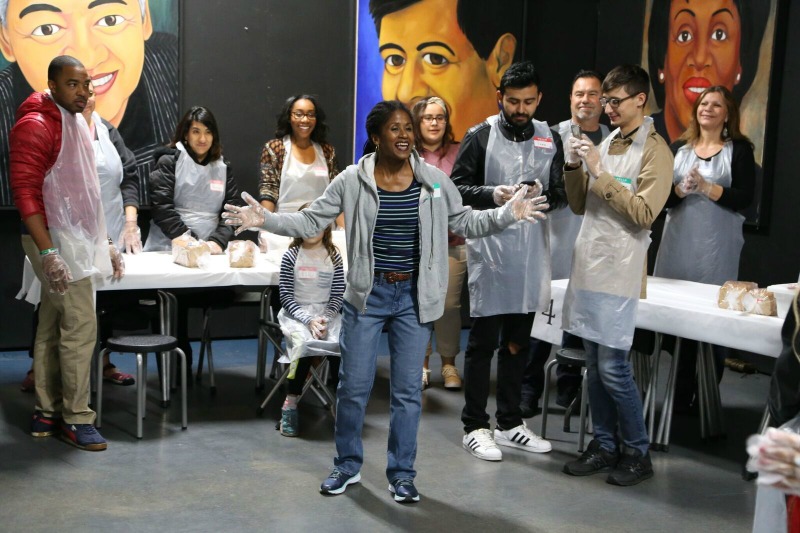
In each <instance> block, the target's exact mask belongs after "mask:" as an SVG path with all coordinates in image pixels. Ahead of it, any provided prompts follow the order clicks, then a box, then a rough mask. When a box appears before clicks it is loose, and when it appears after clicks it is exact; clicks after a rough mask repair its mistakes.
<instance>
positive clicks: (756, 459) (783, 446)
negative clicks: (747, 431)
mask: <svg viewBox="0 0 800 533" xmlns="http://www.w3.org/2000/svg"><path fill="white" fill-rule="evenodd" d="M747 444H748V446H747V451H748V453H749V455H750V460H749V461H748V464H747V468H748V470H751V471H754V472H758V473H759V477H758V482H759V483H760V484H765V485H771V486H773V487H775V488H777V489H780V490H782V491H784V492H788V493H791V494H800V435H798V434H797V433H793V432H790V431H783V430H781V429H776V428H770V429H768V430H767V433H766V434H765V435H754V436H753V437H750V439H748V441H747Z"/></svg>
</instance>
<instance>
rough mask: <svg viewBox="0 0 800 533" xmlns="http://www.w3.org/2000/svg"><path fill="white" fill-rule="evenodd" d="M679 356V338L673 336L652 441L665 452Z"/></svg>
mask: <svg viewBox="0 0 800 533" xmlns="http://www.w3.org/2000/svg"><path fill="white" fill-rule="evenodd" d="M680 356H681V338H680V337H675V350H674V353H673V354H672V363H671V364H670V367H669V377H667V392H666V393H665V395H664V406H663V407H662V408H661V421H660V422H659V425H658V433H657V436H656V440H655V443H654V444H655V445H654V449H656V450H661V451H665V452H666V451H669V433H670V431H671V429H672V404H673V402H674V401H675V381H676V379H677V372H678V361H680Z"/></svg>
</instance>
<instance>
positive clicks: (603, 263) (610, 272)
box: [563, 117, 653, 350]
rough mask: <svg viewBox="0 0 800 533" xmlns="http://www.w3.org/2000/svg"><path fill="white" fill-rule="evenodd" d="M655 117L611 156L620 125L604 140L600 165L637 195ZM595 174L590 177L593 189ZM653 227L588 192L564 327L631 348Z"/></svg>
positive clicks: (607, 342)
mask: <svg viewBox="0 0 800 533" xmlns="http://www.w3.org/2000/svg"><path fill="white" fill-rule="evenodd" d="M652 123H653V120H652V119H651V118H650V117H645V119H644V123H643V124H642V125H641V126H640V127H639V130H638V131H637V132H636V134H635V135H634V137H633V144H631V145H630V146H629V147H628V150H627V151H626V152H625V153H624V154H621V155H608V147H609V145H610V144H611V140H612V139H614V138H615V137H616V136H617V134H619V129H617V130H615V131H614V132H612V133H611V135H609V136H608V137H607V138H606V139H605V140H604V141H603V142H602V143H601V144H600V157H601V158H602V167H603V169H605V171H606V172H609V173H611V174H612V175H613V176H614V177H615V178H616V179H617V181H619V182H620V183H622V184H623V185H625V186H626V187H627V188H628V190H630V191H631V192H632V193H633V194H636V190H637V181H638V176H639V173H640V172H641V169H642V154H643V152H644V144H645V141H646V140H647V137H648V135H649V134H650V126H651V125H652ZM595 181H596V179H595V178H594V177H591V176H590V177H589V189H591V187H592V186H593V185H594V182H595ZM649 245H650V230H646V229H641V228H639V227H637V226H635V225H634V224H632V223H631V222H629V221H627V220H625V219H624V218H622V216H621V215H620V214H618V213H617V212H616V211H614V210H613V209H612V208H611V206H610V205H609V204H608V202H606V201H605V200H603V199H601V198H600V197H599V196H598V195H596V194H595V193H593V192H591V191H589V192H587V195H586V213H585V214H584V216H583V224H581V229H580V232H579V233H578V238H577V240H576V241H575V252H574V255H573V262H572V273H571V276H570V280H569V285H568V286H567V292H566V295H565V296H564V308H563V329H564V330H565V331H568V332H570V333H572V334H573V335H577V336H578V337H581V338H584V339H586V340H589V341H593V342H596V343H598V344H602V345H603V346H609V347H611V348H617V349H620V350H628V349H630V347H631V344H632V343H633V332H634V329H635V327H636V308H637V306H638V305H639V295H640V292H641V288H642V272H643V270H644V262H645V258H646V257H647V247H648V246H649Z"/></svg>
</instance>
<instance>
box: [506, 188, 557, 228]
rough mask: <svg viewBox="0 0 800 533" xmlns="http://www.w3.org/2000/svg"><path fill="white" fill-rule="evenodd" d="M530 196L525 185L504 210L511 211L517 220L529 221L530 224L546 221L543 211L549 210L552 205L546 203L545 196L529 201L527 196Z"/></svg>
mask: <svg viewBox="0 0 800 533" xmlns="http://www.w3.org/2000/svg"><path fill="white" fill-rule="evenodd" d="M526 194H528V186H527V185H523V186H522V187H520V188H519V189H518V190H517V192H516V193H514V196H512V197H511V199H510V200H509V201H508V202H507V203H506V205H504V206H503V207H502V209H510V210H511V212H512V213H513V214H514V218H516V219H517V220H527V221H528V222H533V223H536V222H538V221H539V220H544V219H546V218H547V215H545V214H544V213H543V211H545V210H547V209H548V208H549V207H550V205H549V204H547V203H545V202H546V200H547V199H546V198H545V197H544V196H537V197H536V198H531V199H527V198H525V195H526Z"/></svg>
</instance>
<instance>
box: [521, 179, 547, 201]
mask: <svg viewBox="0 0 800 533" xmlns="http://www.w3.org/2000/svg"><path fill="white" fill-rule="evenodd" d="M523 185H527V186H528V192H527V194H525V199H526V200H530V199H532V198H536V197H537V196H541V195H542V189H544V187H542V182H541V181H539V178H536V180H534V182H533V183H520V184H519V185H517V189H520V188H521V187H522V186H523Z"/></svg>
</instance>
